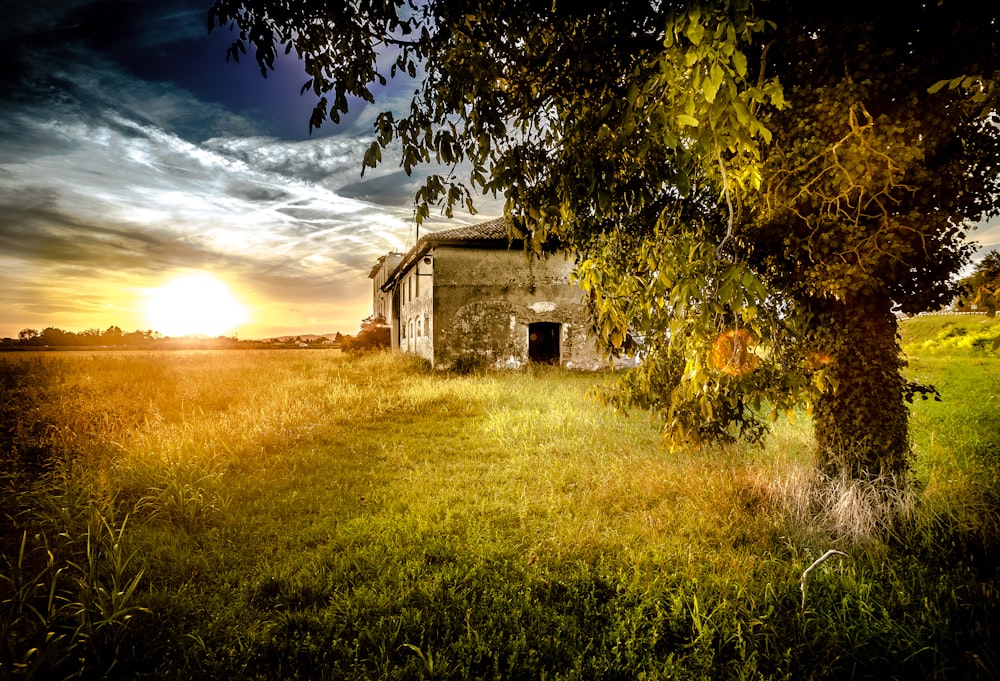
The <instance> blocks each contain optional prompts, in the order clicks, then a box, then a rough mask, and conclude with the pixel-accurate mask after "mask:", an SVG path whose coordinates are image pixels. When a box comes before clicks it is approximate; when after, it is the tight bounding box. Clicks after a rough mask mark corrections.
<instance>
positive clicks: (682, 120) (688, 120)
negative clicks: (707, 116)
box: [677, 114, 698, 128]
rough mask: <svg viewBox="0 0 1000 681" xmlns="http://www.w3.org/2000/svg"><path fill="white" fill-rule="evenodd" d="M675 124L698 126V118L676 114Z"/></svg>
mask: <svg viewBox="0 0 1000 681" xmlns="http://www.w3.org/2000/svg"><path fill="white" fill-rule="evenodd" d="M677 124H678V125H681V126H685V125H686V126H690V127H692V128H697V127H698V119H697V118H695V117H694V116H690V115H688V114H677Z"/></svg>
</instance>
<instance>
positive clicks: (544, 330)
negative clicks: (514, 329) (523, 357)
mask: <svg viewBox="0 0 1000 681" xmlns="http://www.w3.org/2000/svg"><path fill="white" fill-rule="evenodd" d="M561 338H562V324H559V323H557V322H534V323H533V324H528V361H529V362H534V363H536V364H559V355H560V352H559V350H560V348H559V341H560V339H561Z"/></svg>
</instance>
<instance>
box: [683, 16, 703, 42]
mask: <svg viewBox="0 0 1000 681" xmlns="http://www.w3.org/2000/svg"><path fill="white" fill-rule="evenodd" d="M684 35H686V36H687V39H688V40H690V41H691V43H692V44H693V45H698V44H699V43H701V39H702V38H703V37H705V27H704V26H702V25H701V24H699V23H697V22H694V21H692V22H691V23H690V24H688V27H687V30H686V31H684Z"/></svg>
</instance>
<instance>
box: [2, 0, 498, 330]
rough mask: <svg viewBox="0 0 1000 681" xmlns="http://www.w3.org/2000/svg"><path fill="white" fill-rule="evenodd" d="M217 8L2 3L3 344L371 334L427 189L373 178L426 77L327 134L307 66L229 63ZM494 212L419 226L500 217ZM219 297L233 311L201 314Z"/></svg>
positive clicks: (30, 0)
mask: <svg viewBox="0 0 1000 681" xmlns="http://www.w3.org/2000/svg"><path fill="white" fill-rule="evenodd" d="M210 5H211V0H159V1H157V2H149V1H148V0H59V2H53V3H49V2H39V1H38V0H4V2H3V3H0V59H2V63H3V65H4V67H3V69H2V70H0V337H17V335H18V333H19V331H20V330H22V329H25V328H33V329H36V330H39V331H40V330H41V329H43V328H46V327H50V326H53V327H56V328H60V329H63V330H67V331H74V332H79V331H83V330H86V329H94V328H96V329H102V330H103V329H106V328H108V327H109V326H111V325H115V326H118V327H120V328H122V329H123V330H124V331H126V332H129V331H133V330H146V329H152V330H154V331H159V332H161V333H167V335H181V334H182V333H184V332H192V333H200V332H207V333H209V335H217V334H225V335H236V336H237V337H239V338H248V339H249V338H267V337H272V336H277V335H285V334H305V333H321V334H325V333H332V332H336V331H340V332H342V333H356V332H357V330H358V327H359V323H360V321H361V320H362V319H363V318H364V317H366V316H368V315H369V314H370V313H371V302H372V301H371V299H372V295H371V281H370V280H369V279H368V272H369V270H370V269H371V266H372V265H373V264H374V262H375V261H376V259H377V258H378V257H379V256H380V255H383V254H384V253H386V252H389V251H405V250H407V249H408V248H409V247H410V246H412V245H413V243H414V240H415V236H416V228H415V225H414V223H413V220H412V217H413V195H414V192H415V191H416V188H417V186H418V184H419V181H420V179H419V177H418V176H417V175H416V174H415V175H414V176H413V177H407V176H406V175H405V173H403V171H402V170H401V169H399V168H398V165H397V164H396V162H395V161H394V160H393V159H390V158H388V156H387V160H388V162H387V163H386V164H385V167H380V168H379V169H378V170H377V171H372V170H371V169H369V170H368V171H367V172H366V173H365V175H364V177H362V176H361V164H362V157H363V153H364V150H365V149H367V147H368V145H369V144H370V143H371V141H372V139H373V128H372V122H373V121H374V119H375V116H376V115H377V114H378V112H379V111H382V110H384V109H393V110H397V111H399V110H405V109H406V108H407V106H406V105H407V104H408V101H409V97H410V96H411V95H412V92H413V90H414V88H415V83H414V82H413V81H412V80H408V79H406V78H404V79H402V80H396V81H391V82H390V84H389V85H388V86H387V87H386V88H384V89H382V90H381V91H380V93H379V101H378V102H377V106H375V107H372V106H368V105H364V103H363V102H356V103H355V104H354V109H353V110H352V112H351V114H350V115H349V116H347V117H345V119H344V121H343V122H342V124H341V125H339V126H331V125H329V124H327V125H324V127H323V128H321V129H320V131H319V132H318V133H317V132H315V131H314V133H313V134H312V135H311V136H310V135H309V131H308V120H309V113H310V112H311V110H312V106H313V105H314V98H313V97H312V96H310V94H308V93H307V94H306V95H305V96H300V95H299V90H300V87H301V85H302V83H303V82H304V81H305V80H306V76H305V74H304V73H303V72H302V69H301V64H300V63H299V62H298V61H297V60H296V59H295V57H294V55H292V56H290V57H287V58H284V59H282V60H280V61H279V62H278V63H277V68H276V71H275V72H273V73H271V74H270V75H269V77H268V78H267V79H264V78H262V77H261V75H260V71H259V70H258V69H257V67H256V64H255V63H254V61H253V60H252V59H250V58H244V59H243V60H241V62H240V63H239V64H236V63H234V62H229V63H227V62H226V58H225V57H226V48H227V47H228V46H229V44H230V42H231V41H232V34H231V33H230V32H229V31H228V30H225V29H222V30H220V29H218V28H217V29H216V30H215V31H213V32H212V33H209V32H208V30H207V13H208V8H209V7H210ZM480 208H481V212H480V214H479V215H477V216H475V217H473V216H469V215H467V214H461V215H460V214H456V218H455V220H452V221H446V220H445V219H444V218H443V217H441V218H438V217H436V216H432V218H433V219H432V220H431V222H430V223H425V225H424V226H422V227H421V230H422V231H426V230H434V229H441V228H445V227H455V226H459V225H461V224H467V223H470V222H477V221H480V220H484V219H489V218H490V217H495V216H496V215H498V214H499V208H498V207H497V205H496V204H495V203H494V202H484V203H483V204H482V205H481V206H480ZM219 287H222V289H224V291H223V292H221V293H220V291H219V290H217V289H219ZM170 295H173V299H172V300H170V301H169V302H168V303H167V305H172V306H173V318H174V320H173V321H174V322H176V318H177V317H178V316H184V314H185V313H184V311H183V309H184V308H186V309H187V310H188V317H190V318H191V320H190V321H193V320H195V319H202V320H203V322H202V326H203V327H204V328H202V329H198V328H187V329H185V328H182V327H183V324H182V325H178V324H177V323H172V321H171V317H170V313H171V310H170V309H166V310H165V309H164V308H163V305H164V303H162V302H160V303H159V305H160V307H159V309H154V308H156V305H157V304H158V303H156V302H155V301H162V300H163V299H164V297H165V296H166V297H168V298H169V297H170ZM219 296H223V297H224V298H225V299H226V300H229V301H231V303H232V304H231V305H230V307H229V308H228V309H225V310H219V311H217V313H213V311H212V310H211V309H208V310H205V309H199V306H200V307H201V308H204V307H205V305H207V304H209V302H211V301H217V300H219ZM226 296H228V297H227V298H226ZM154 313H158V314H154ZM209 317H214V318H215V321H216V322H218V324H216V327H217V328H210V327H211V326H212V324H209V323H207V318H209ZM154 322H159V323H160V324H161V325H163V326H166V327H169V328H166V329H161V328H155V327H154V326H153V324H154ZM219 324H221V325H222V326H219ZM222 327H227V328H224V329H223V328H222ZM171 331H173V333H171Z"/></svg>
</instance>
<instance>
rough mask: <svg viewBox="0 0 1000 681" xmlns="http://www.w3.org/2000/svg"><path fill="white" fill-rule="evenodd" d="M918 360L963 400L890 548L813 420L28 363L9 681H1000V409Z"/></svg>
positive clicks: (20, 394)
mask: <svg viewBox="0 0 1000 681" xmlns="http://www.w3.org/2000/svg"><path fill="white" fill-rule="evenodd" d="M987 359H988V358H987ZM912 364H913V365H914V366H913V370H914V371H915V372H917V373H918V374H919V376H920V377H921V378H922V379H927V382H930V383H935V384H936V385H938V386H939V388H942V387H943V388H945V389H942V393H943V394H944V395H945V398H946V401H945V402H943V403H940V404H938V403H926V404H921V405H917V406H916V407H915V410H914V421H915V424H916V428H915V444H916V449H917V453H918V458H917V462H918V463H917V472H916V477H917V480H918V482H919V485H918V486H916V487H913V488H911V489H910V491H909V492H908V494H909V497H908V498H907V500H906V504H905V505H899V504H898V502H899V500H888V501H885V503H890V504H892V505H894V507H897V508H906V509H909V510H908V511H907V514H906V515H905V517H901V518H900V519H899V521H898V522H895V523H893V524H892V526H891V527H877V526H876V527H869V528H868V530H869V531H867V532H865V531H862V530H864V529H865V525H866V524H867V525H872V524H875V525H877V524H878V522H880V520H878V518H881V517H883V516H878V517H875V516H872V517H869V516H865V515H864V514H865V513H867V512H868V510H870V509H871V508H872V507H873V506H874V505H875V504H873V502H872V500H871V499H870V498H869V499H867V500H866V499H865V494H867V493H868V491H867V490H863V489H842V490H840V492H839V493H838V494H836V495H835V496H831V497H830V498H829V500H828V501H827V502H826V503H824V504H823V505H822V506H817V505H816V500H817V498H819V497H818V495H819V494H821V493H822V492H821V490H830V489H832V487H831V485H829V484H822V485H821V484H818V481H817V480H816V478H815V476H814V474H813V472H812V471H813V467H812V459H811V453H810V452H811V437H810V430H809V425H808V421H807V420H806V419H799V420H798V421H797V424H790V423H785V422H780V423H779V424H777V426H776V431H775V433H774V435H773V436H772V438H771V440H770V442H769V444H768V446H767V447H766V448H763V449H755V448H746V447H731V448H723V449H707V450H703V451H697V452H694V451H692V452H671V451H669V450H668V449H667V448H665V447H664V446H662V443H661V441H660V436H659V434H658V432H657V426H656V424H655V423H652V422H650V421H649V420H648V419H647V418H646V417H645V416H643V415H642V414H632V415H621V414H616V413H614V412H612V411H609V410H607V409H605V408H604V407H602V406H600V405H599V404H597V403H595V402H594V401H592V400H589V399H588V398H587V393H588V391H589V390H590V388H591V387H592V386H593V384H594V382H595V381H603V380H607V378H608V376H607V375H604V374H596V375H595V374H584V373H573V372H566V371H558V370H550V371H540V372H525V373H518V372H508V373H484V374H478V375H467V376H456V375H451V374H440V373H435V372H432V371H429V370H427V369H426V368H425V367H424V366H423V365H422V364H420V363H419V362H414V361H411V360H408V359H406V358H403V357H393V356H389V355H374V356H370V357H366V358H363V359H360V360H352V359H349V358H343V357H337V356H333V355H332V354H330V353H325V352H323V353H321V352H297V351H266V352H259V353H255V352H252V351H208V352H193V353H186V354H181V353H112V354H98V355H88V354H82V353H81V354H59V355H56V356H45V357H44V358H38V357H31V356H18V357H14V358H5V357H0V379H2V383H0V385H2V386H3V388H2V390H3V391H4V392H3V400H2V402H0V405H2V406H0V413H2V415H3V419H4V421H3V425H4V427H3V430H2V431H0V444H3V445H4V451H6V452H8V454H7V456H8V459H9V464H10V465H9V466H8V467H6V468H5V471H7V472H6V473H5V474H4V476H3V479H2V481H0V484H2V490H3V495H4V496H3V501H2V507H0V510H2V512H3V513H4V517H5V518H7V520H8V521H9V522H8V524H7V525H5V526H4V527H5V529H4V530H3V532H2V537H0V542H2V544H0V548H2V550H3V552H2V560H0V575H2V578H0V601H2V610H0V627H4V629H3V632H2V633H4V639H5V640H6V641H7V642H8V643H7V645H6V647H5V648H4V649H3V653H2V656H0V678H4V679H6V678H11V679H13V678H32V675H34V678H71V677H78V678H130V679H131V678H140V679H141V678H150V679H153V678H155V679H160V678H164V679H174V678H176V679H181V678H183V679H217V678H227V677H229V678H233V679H352V678H353V679H371V678H376V679H378V678H382V679H422V678H454V679H459V678H463V679H464V678H496V679H499V678H503V679H507V678H532V679H535V678H563V679H573V678H577V679H616V678H629V679H636V678H647V679H656V678H664V679H666V678H671V679H676V678H691V679H701V678H719V679H729V678H747V679H751V678H756V679H761V678H789V679H800V678H815V679H825V678H830V679H837V678H845V677H848V676H853V677H854V678H872V677H886V678H914V677H917V678H955V677H957V676H962V677H964V678H992V677H995V676H996V675H997V673H998V669H997V664H998V659H997V657H996V655H995V653H993V649H994V647H995V646H994V644H995V643H996V640H995V638H996V635H997V633H998V631H1000V629H998V627H1000V622H998V618H997V615H996V613H997V612H998V609H997V605H998V601H1000V595H998V592H997V588H996V577H997V574H996V565H995V560H991V557H992V556H995V555H996V553H995V552H996V550H997V548H998V547H997V538H998V537H1000V532H998V526H997V522H996V517H997V514H996V511H997V507H998V504H997V503H996V502H997V499H996V489H997V487H996V485H995V482H996V477H995V476H996V471H997V466H996V463H997V462H996V457H995V456H994V453H992V452H993V450H991V449H990V447H989V446H988V445H987V440H989V438H990V437H993V436H991V435H989V433H990V432H992V433H994V434H995V433H996V432H997V421H996V420H995V419H994V418H993V417H992V416H991V412H990V411H989V409H988V408H983V409H982V410H980V408H979V406H978V405H977V402H978V400H979V399H984V400H986V399H988V396H986V395H982V396H981V397H977V393H975V392H974V390H975V389H974V388H972V387H969V386H967V385H966V381H968V380H970V379H971V377H972V373H971V372H965V371H964V369H961V368H956V366H954V365H952V364H949V363H948V362H946V361H942V362H941V363H940V364H938V363H935V361H933V358H932V359H931V360H928V363H927V364H921V363H920V362H918V361H914V362H913V363H912ZM996 368H997V367H996V366H995V365H993V366H992V367H991V368H990V370H991V371H995V369H996ZM982 373H983V372H982V369H980V370H979V371H978V375H980V376H981V375H982ZM994 375H996V374H994ZM963 376H964V378H963ZM949 381H956V383H957V389H956V390H955V391H954V393H955V394H954V396H953V395H952V390H951V388H950V387H949V385H948V382H949ZM953 397H954V399H952V398H953ZM948 410H952V411H950V412H949V411H948ZM968 418H976V419H981V423H980V426H979V427H980V429H981V431H982V434H981V436H973V435H970V434H969V433H968V430H969V428H968V427H967V426H968V423H967V419H968ZM990 429H992V431H991V430H990ZM992 441H993V442H995V441H996V438H995V437H994V439H993V440H992ZM827 482H829V481H827ZM991 485H992V487H991ZM990 490H992V491H990ZM875 501H876V502H878V501H879V500H875ZM883 501H884V500H883ZM851 503H853V504H855V506H854V507H851V506H850V504H851ZM837 504H840V506H841V508H839V513H834V510H838V509H837ZM859 509H860V510H859ZM848 520H852V522H854V527H849V528H845V527H844V526H842V525H839V524H838V523H843V522H845V521H848ZM859 527H860V528H861V530H859V529H858V528H859ZM829 549H837V550H841V551H843V552H844V553H846V554H847V557H839V556H838V557H836V558H832V559H829V560H826V561H824V562H823V563H821V564H819V565H817V566H816V567H815V568H814V569H812V570H811V571H810V572H809V573H808V575H807V578H806V579H804V578H803V573H804V572H805V571H806V569H807V568H809V567H810V566H811V565H813V563H814V562H815V561H816V559H817V558H820V557H821V556H822V555H823V554H824V553H825V552H826V551H828V550H829ZM805 586H807V587H808V601H807V606H806V608H805V609H803V607H802V598H803V594H804V591H805V589H804V587H805ZM80 613H87V614H86V617H87V618H89V620H87V621H89V622H90V624H88V625H87V626H85V627H83V628H81V629H80V632H81V633H75V632H77V627H79V626H80V622H81V621H84V620H82V619H81V617H82V616H81V614H80ZM95 623H96V624H95ZM97 625H99V626H97ZM87 627H89V628H87Z"/></svg>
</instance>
